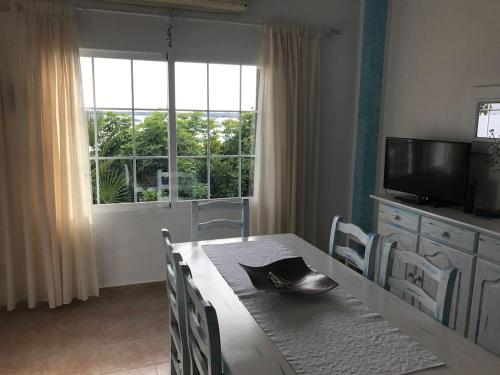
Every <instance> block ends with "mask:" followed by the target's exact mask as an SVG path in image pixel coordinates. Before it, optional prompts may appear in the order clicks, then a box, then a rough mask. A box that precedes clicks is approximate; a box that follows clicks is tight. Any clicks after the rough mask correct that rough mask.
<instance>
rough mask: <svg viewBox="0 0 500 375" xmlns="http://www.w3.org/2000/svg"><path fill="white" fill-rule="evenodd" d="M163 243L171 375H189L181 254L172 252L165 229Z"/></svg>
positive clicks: (189, 364)
mask: <svg viewBox="0 0 500 375" xmlns="http://www.w3.org/2000/svg"><path fill="white" fill-rule="evenodd" d="M161 232H162V234H163V240H164V243H165V250H166V251H165V253H166V260H167V262H166V270H167V293H168V300H169V310H170V311H169V316H170V322H169V331H170V355H171V373H172V375H191V359H190V356H189V346H188V335H187V313H186V287H185V285H184V277H183V275H182V272H181V267H180V264H181V262H182V256H181V254H180V253H179V252H178V251H176V250H174V248H173V246H172V242H171V239H170V233H169V231H168V230H167V229H162V230H161Z"/></svg>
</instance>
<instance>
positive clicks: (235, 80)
mask: <svg viewBox="0 0 500 375" xmlns="http://www.w3.org/2000/svg"><path fill="white" fill-rule="evenodd" d="M208 77H209V81H210V82H209V84H210V92H209V101H210V103H209V106H210V108H209V109H210V110H214V111H217V110H223V111H239V110H240V66H239V65H223V64H210V65H209V73H208Z"/></svg>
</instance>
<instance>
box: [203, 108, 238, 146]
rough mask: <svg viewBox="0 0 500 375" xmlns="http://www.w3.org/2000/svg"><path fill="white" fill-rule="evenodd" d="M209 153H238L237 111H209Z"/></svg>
mask: <svg viewBox="0 0 500 375" xmlns="http://www.w3.org/2000/svg"><path fill="white" fill-rule="evenodd" d="M209 119H210V153H211V154H212V155H238V152H239V142H240V116H239V114H238V112H210V113H209Z"/></svg>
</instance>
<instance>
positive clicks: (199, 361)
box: [191, 346, 209, 375]
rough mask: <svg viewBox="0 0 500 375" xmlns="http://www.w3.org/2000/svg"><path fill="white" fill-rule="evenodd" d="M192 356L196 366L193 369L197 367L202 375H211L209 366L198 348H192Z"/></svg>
mask: <svg viewBox="0 0 500 375" xmlns="http://www.w3.org/2000/svg"><path fill="white" fill-rule="evenodd" d="M191 348H192V349H191V356H192V357H193V361H194V365H192V366H193V367H194V366H196V367H197V368H198V372H199V373H200V374H202V375H205V374H209V371H208V368H207V365H206V363H205V360H204V359H203V356H202V354H201V352H200V350H199V349H198V347H196V346H191Z"/></svg>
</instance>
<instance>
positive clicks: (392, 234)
mask: <svg viewBox="0 0 500 375" xmlns="http://www.w3.org/2000/svg"><path fill="white" fill-rule="evenodd" d="M378 232H379V233H380V235H381V236H382V237H383V238H384V239H388V240H393V241H396V242H397V243H398V249H400V250H407V251H413V252H417V245H418V236H417V235H416V234H414V233H411V232H408V231H406V230H404V229H403V228H399V227H396V226H394V225H391V224H387V223H384V222H382V221H379V223H378Z"/></svg>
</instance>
